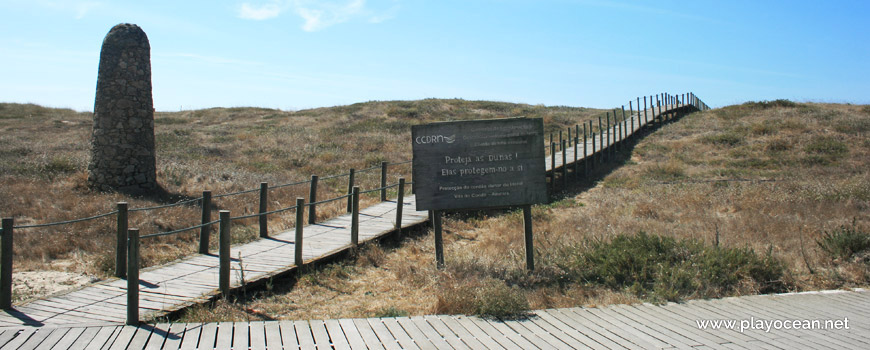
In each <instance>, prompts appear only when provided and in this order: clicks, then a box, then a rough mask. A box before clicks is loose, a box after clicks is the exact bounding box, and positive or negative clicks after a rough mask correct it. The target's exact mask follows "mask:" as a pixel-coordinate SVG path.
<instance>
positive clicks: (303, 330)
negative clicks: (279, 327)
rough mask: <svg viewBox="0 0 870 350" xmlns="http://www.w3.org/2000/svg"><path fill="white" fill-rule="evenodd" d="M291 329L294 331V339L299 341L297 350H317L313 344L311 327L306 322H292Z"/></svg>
mask: <svg viewBox="0 0 870 350" xmlns="http://www.w3.org/2000/svg"><path fill="white" fill-rule="evenodd" d="M293 328H295V329H296V339H298V340H299V348H300V349H302V350H315V349H317V346H316V343H315V342H314V335H313V334H312V333H311V326H310V325H309V324H308V322H306V321H295V322H293Z"/></svg>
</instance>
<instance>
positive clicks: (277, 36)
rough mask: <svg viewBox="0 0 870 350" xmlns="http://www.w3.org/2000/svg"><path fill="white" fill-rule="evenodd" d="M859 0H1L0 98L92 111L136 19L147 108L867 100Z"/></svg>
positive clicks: (869, 66)
mask: <svg viewBox="0 0 870 350" xmlns="http://www.w3.org/2000/svg"><path fill="white" fill-rule="evenodd" d="M867 14H870V2H867V1H836V0H835V1H803V0H795V1H757V0H752V1H743V0H730V1H712V0H711V1H707V0H695V1H669V0H659V1H628V0H619V1H607V0H600V1H598V0H460V1H454V0H239V1H237V0H211V1H182V0H168V1H166V0H152V1H133V0H125V1H106V0H68V1H62V0H0V102H17V103H36V104H40V105H44V106H50V107H61V108H72V109H75V110H79V111H92V110H93V105H94V94H95V88H96V81H97V69H98V66H99V54H100V48H101V45H102V41H103V38H104V37H105V35H106V34H107V33H108V32H109V30H110V29H111V28H112V27H113V26H114V25H116V24H118V23H134V24H137V25H139V26H140V27H141V28H142V29H143V30H144V31H145V33H146V34H147V35H148V38H149V41H150V44H151V65H152V68H151V70H152V84H153V98H154V106H155V109H157V110H158V111H179V110H190V109H200V108H210V107H247V106H251V107H266V108H279V109H282V110H299V109H306V108H315V107H329V106H337V105H347V104H352V103H357V102H366V101H372V100H381V101H385V100H416V99H423V98H461V99H466V100H493V101H504V102H515V103H528V104H533V105H538V104H542V105H548V106H555V105H559V106H575V107H596V108H612V107H618V106H621V105H623V104H625V105H627V104H628V101H629V100H633V99H634V98H635V97H637V96H644V95H652V94H656V93H660V92H668V93H672V94H679V93H685V92H690V91H691V92H694V93H695V94H696V95H697V96H698V97H700V98H701V99H703V100H704V101H705V102H707V104H709V105H711V106H713V107H721V106H726V105H731V104H739V103H742V102H745V101H761V100H774V99H780V98H784V99H790V100H794V101H812V102H837V103H853V104H868V103H870V94H868V92H870V79H868V78H870V45H868V42H870V25H868V24H867V18H866V16H867Z"/></svg>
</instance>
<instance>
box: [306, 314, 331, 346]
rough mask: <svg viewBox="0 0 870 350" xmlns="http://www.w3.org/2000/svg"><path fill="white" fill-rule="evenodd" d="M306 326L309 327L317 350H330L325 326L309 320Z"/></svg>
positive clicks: (317, 321)
mask: <svg viewBox="0 0 870 350" xmlns="http://www.w3.org/2000/svg"><path fill="white" fill-rule="evenodd" d="M308 325H309V327H311V335H312V336H313V337H314V344H316V345H317V350H331V349H332V342H331V341H330V340H329V333H328V332H327V331H326V325H325V324H324V323H323V321H321V320H310V321H308Z"/></svg>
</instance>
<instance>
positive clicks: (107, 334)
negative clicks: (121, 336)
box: [85, 326, 124, 350]
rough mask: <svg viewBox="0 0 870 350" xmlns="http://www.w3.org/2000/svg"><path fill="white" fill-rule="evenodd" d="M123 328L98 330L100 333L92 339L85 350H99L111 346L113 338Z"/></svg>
mask: <svg viewBox="0 0 870 350" xmlns="http://www.w3.org/2000/svg"><path fill="white" fill-rule="evenodd" d="M123 328H124V326H115V327H104V328H100V331H99V332H97V334H96V335H94V338H93V339H92V340H91V342H89V343H88V345H87V346H86V347H85V350H99V349H103V348H105V347H108V346H110V345H112V341H113V340H115V337H117V335H118V333H120V332H121V330H122V329H123Z"/></svg>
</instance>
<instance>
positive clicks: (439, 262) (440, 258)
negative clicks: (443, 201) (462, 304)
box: [433, 143, 552, 270]
mask: <svg viewBox="0 0 870 350" xmlns="http://www.w3.org/2000/svg"><path fill="white" fill-rule="evenodd" d="M551 144H552V143H551ZM433 216H434V219H435V220H434V225H435V267H436V268H438V269H439V270H440V269H443V268H444V239H443V237H442V233H441V231H442V226H441V211H440V210H436V211H435V213H434V214H433Z"/></svg>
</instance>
